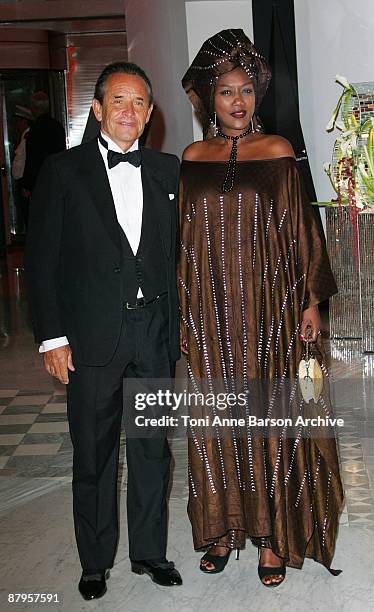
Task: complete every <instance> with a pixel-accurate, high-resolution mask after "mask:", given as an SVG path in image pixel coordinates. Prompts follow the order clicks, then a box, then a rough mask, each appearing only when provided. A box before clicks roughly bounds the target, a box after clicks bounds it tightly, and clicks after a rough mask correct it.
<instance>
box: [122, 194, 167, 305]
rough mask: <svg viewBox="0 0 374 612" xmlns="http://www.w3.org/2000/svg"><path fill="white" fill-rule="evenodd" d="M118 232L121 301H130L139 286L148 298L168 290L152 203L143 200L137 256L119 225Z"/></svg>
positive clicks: (164, 260) (163, 255) (156, 220)
mask: <svg viewBox="0 0 374 612" xmlns="http://www.w3.org/2000/svg"><path fill="white" fill-rule="evenodd" d="M119 231H120V236H121V244H122V265H121V273H122V281H123V298H124V301H125V302H129V303H131V304H133V303H134V302H135V300H136V298H137V294H138V288H139V287H140V288H141V290H142V293H143V296H144V298H145V299H146V300H147V301H148V300H152V299H153V298H154V297H156V296H157V295H160V294H161V293H165V292H166V291H167V289H168V286H167V277H166V267H167V266H166V256H165V253H164V249H163V245H162V240H161V236H160V229H159V224H158V219H157V215H156V214H155V210H154V207H153V206H152V203H147V202H146V201H144V202H143V216H142V230H141V235H140V242H139V247H138V250H137V252H136V255H134V253H133V252H132V249H131V246H130V243H129V241H128V239H127V237H126V234H125V232H124V231H123V229H122V227H121V226H119Z"/></svg>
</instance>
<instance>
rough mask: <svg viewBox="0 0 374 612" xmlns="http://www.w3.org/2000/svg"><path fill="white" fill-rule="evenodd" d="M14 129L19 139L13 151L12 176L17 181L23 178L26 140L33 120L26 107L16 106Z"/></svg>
mask: <svg viewBox="0 0 374 612" xmlns="http://www.w3.org/2000/svg"><path fill="white" fill-rule="evenodd" d="M14 117H15V129H16V131H17V133H18V134H20V139H19V142H18V145H17V147H16V149H15V150H14V158H13V162H12V176H13V178H14V179H15V180H16V181H18V180H19V179H21V178H22V177H23V173H24V170H25V162H26V139H27V136H28V134H29V132H30V125H31V123H32V121H33V119H34V117H33V114H32V112H31V110H30V109H29V108H27V107H26V106H21V105H20V104H16V110H15V113H14Z"/></svg>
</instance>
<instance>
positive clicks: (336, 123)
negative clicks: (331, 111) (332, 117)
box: [335, 119, 345, 132]
mask: <svg viewBox="0 0 374 612" xmlns="http://www.w3.org/2000/svg"><path fill="white" fill-rule="evenodd" d="M335 127H337V128H338V130H340V131H341V132H342V131H343V130H344V129H345V125H344V123H343V122H342V121H340V120H339V119H336V121H335Z"/></svg>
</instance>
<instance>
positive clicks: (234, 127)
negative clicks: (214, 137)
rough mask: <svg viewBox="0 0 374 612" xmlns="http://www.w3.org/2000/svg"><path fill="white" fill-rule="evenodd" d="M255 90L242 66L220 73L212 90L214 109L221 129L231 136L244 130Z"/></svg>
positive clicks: (251, 108) (251, 113) (251, 112)
mask: <svg viewBox="0 0 374 612" xmlns="http://www.w3.org/2000/svg"><path fill="white" fill-rule="evenodd" d="M255 103H256V99H255V90H254V86H253V82H252V80H251V79H250V78H249V76H248V75H247V73H246V72H245V71H244V70H243V68H235V70H232V71H231V72H226V74H222V75H221V76H220V77H219V78H218V79H217V83H216V88H215V92H214V110H215V112H216V113H217V119H218V121H219V125H220V127H221V129H222V130H223V131H224V132H225V133H226V134H227V135H231V136H236V135H237V133H238V132H239V133H241V132H244V131H245V130H246V128H247V127H248V125H249V124H250V122H251V119H252V115H253V113H254V110H255Z"/></svg>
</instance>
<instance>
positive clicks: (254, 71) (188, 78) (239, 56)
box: [182, 30, 271, 137]
mask: <svg viewBox="0 0 374 612" xmlns="http://www.w3.org/2000/svg"><path fill="white" fill-rule="evenodd" d="M235 68H243V70H245V71H246V73H247V74H248V76H249V77H250V78H251V79H252V80H253V84H254V88H255V94H256V109H255V111H256V110H257V109H258V107H259V106H260V104H261V102H262V99H263V97H264V95H265V93H266V89H267V87H268V84H269V81H270V79H271V72H270V68H269V66H268V65H267V63H266V61H265V58H264V57H263V56H262V55H261V54H260V53H258V52H257V51H256V48H255V47H254V45H253V44H252V43H251V41H250V40H249V38H248V37H247V36H246V35H245V34H244V32H243V30H222V32H218V34H215V35H214V36H212V37H211V38H208V40H206V41H205V43H204V44H203V46H202V47H201V49H200V51H199V52H198V54H197V55H196V57H195V59H194V60H193V62H192V64H191V66H190V67H189V69H188V70H187V72H186V74H185V75H184V77H183V79H182V85H183V88H184V90H185V92H186V94H187V95H188V97H189V99H190V101H191V103H192V105H193V107H194V109H195V111H196V113H197V115H198V118H199V120H200V121H201V123H202V127H203V134H204V137H209V136H212V134H209V125H210V124H211V123H212V119H213V115H214V102H213V96H214V87H215V84H216V81H217V79H218V77H220V76H221V75H222V74H225V73H226V72H231V70H235ZM253 126H254V128H255V129H256V130H260V129H261V128H260V124H259V120H258V119H257V117H256V116H254V117H253Z"/></svg>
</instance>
